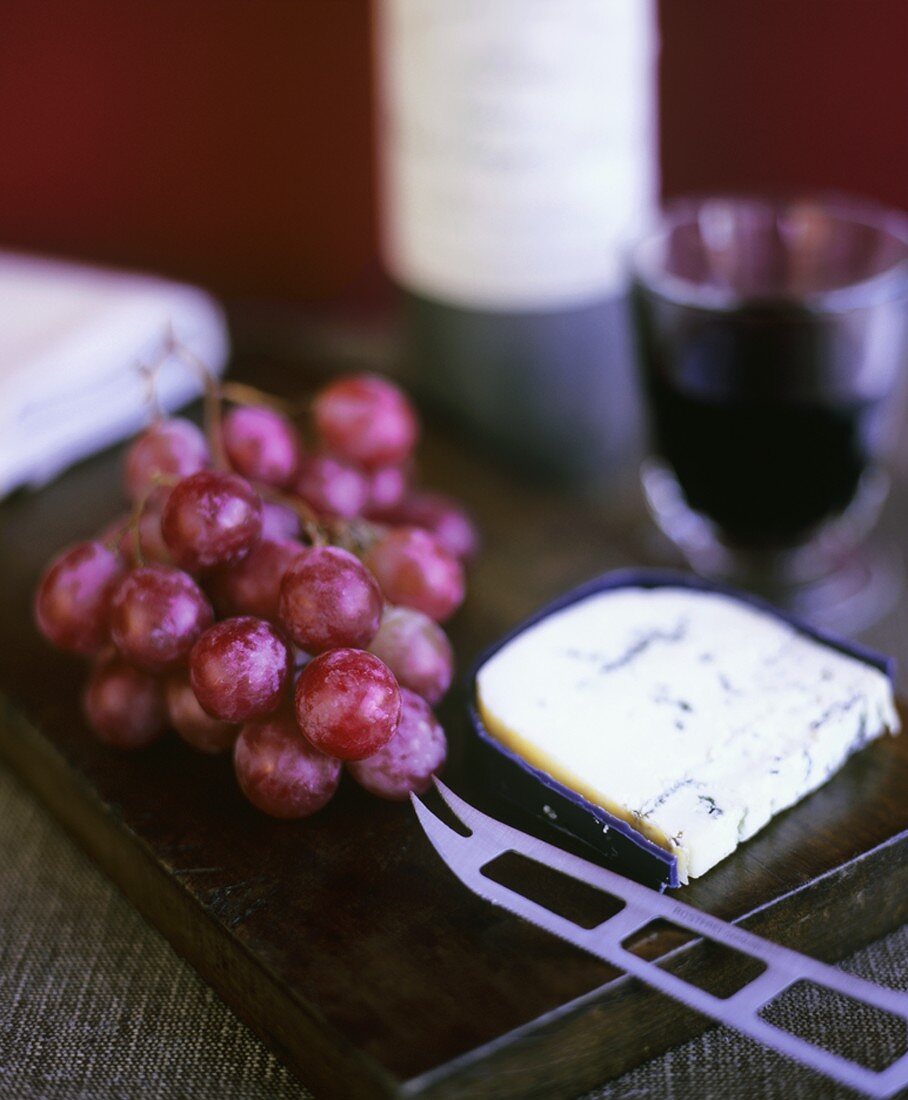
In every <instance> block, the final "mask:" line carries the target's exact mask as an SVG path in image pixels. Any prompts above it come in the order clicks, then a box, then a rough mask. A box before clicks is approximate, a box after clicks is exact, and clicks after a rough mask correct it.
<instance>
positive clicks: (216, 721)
mask: <svg viewBox="0 0 908 1100" xmlns="http://www.w3.org/2000/svg"><path fill="white" fill-rule="evenodd" d="M212 385H213V384H212ZM234 389H235V390H236V389H237V387H234ZM243 396H244V398H245V399H246V401H248V400H249V393H248V392H247V391H244V393H243ZM252 401H253V403H251V404H249V403H245V404H234V405H233V406H232V407H231V408H230V410H229V412H227V414H226V415H225V416H223V417H222V416H221V396H220V393H215V397H214V406H213V407H214V410H215V412H214V413H213V414H212V413H211V407H212V406H211V404H209V417H208V419H207V423H206V432H203V431H202V430H200V429H199V428H197V427H196V426H195V424H193V423H192V422H191V421H189V420H185V419H182V418H169V419H167V418H163V417H158V418H157V419H156V420H155V421H154V422H153V423H152V424H151V426H150V427H148V428H147V429H146V430H145V432H144V433H143V434H142V435H140V436H138V437H137V438H136V439H135V440H134V441H133V442H132V444H131V446H130V447H129V450H128V451H127V453H126V458H125V471H124V472H125V484H126V491H127V494H128V496H129V497H130V499H131V501H132V502H133V505H134V508H133V512H132V514H131V515H130V516H129V517H126V518H122V519H120V520H117V521H116V522H115V523H113V524H111V525H110V527H109V528H108V529H106V530H105V531H104V532H103V533H102V534H101V535H99V536H98V538H96V539H94V540H91V541H87V542H82V543H79V544H77V545H75V546H72V547H70V548H69V549H67V550H65V551H64V552H63V553H62V554H60V555H59V556H58V557H57V558H56V559H55V560H54V561H53V562H52V563H51V565H50V566H49V567H48V569H47V570H46V571H45V573H44V575H43V577H42V579H41V582H40V585H39V587H38V591H37V594H36V598H35V616H36V620H37V623H38V626H39V628H40V630H41V631H42V633H43V634H44V635H45V637H46V638H47V639H48V640H49V641H51V642H52V643H53V644H54V645H56V646H58V647H59V648H60V649H63V650H66V651H68V652H71V653H76V654H80V655H82V656H85V657H89V658H91V660H92V662H93V665H92V669H91V672H90V674H89V679H88V685H87V688H86V691H85V698H84V705H85V713H86V716H87V718H88V721H89V723H90V725H91V727H92V728H93V730H94V731H95V733H96V734H97V736H98V737H99V738H100V739H101V740H102V741H105V742H107V743H108V744H110V745H114V746H117V747H118V748H123V749H140V748H143V747H145V746H147V745H150V744H151V743H153V742H154V741H156V740H157V739H158V738H159V737H161V736H162V735H163V734H164V732H165V731H166V730H167V729H168V728H173V729H175V730H176V732H177V733H178V734H179V736H180V737H181V738H182V739H183V740H184V741H185V742H186V743H187V744H189V745H190V746H192V747H193V748H195V749H197V750H199V751H201V752H206V753H219V752H225V751H228V750H232V752H233V761H234V766H235V770H236V776H237V779H238V781H239V785H240V787H241V789H242V790H243V792H244V793H245V795H246V796H247V798H248V799H249V800H250V801H251V802H252V803H254V804H255V805H256V806H257V807H258V808H259V809H261V810H263V811H264V812H265V813H268V814H271V815H273V816H275V817H283V818H300V817H306V816H308V815H310V814H312V813H315V812H316V811H317V810H319V809H320V808H321V807H322V806H324V805H325V804H326V803H327V802H328V801H329V800H330V799H331V797H332V796H333V795H334V793H335V791H336V790H337V787H338V784H339V783H340V779H341V770H342V766H343V764H346V766H347V770H348V772H349V773H350V775H351V776H352V777H353V778H354V779H355V780H356V781H357V782H358V783H360V784H361V785H362V786H363V787H365V788H366V789H367V790H368V791H371V792H372V793H373V794H376V795H379V796H380V797H382V798H388V799H395V800H397V799H405V798H407V796H408V795H409V793H410V792H411V791H412V792H417V793H418V792H421V791H423V790H425V788H426V787H427V786H428V784H429V782H430V779H431V776H432V775H433V774H434V773H435V772H436V771H437V770H438V769H439V768H440V767H441V766H442V764H443V763H444V760H445V757H446V753H447V744H446V740H445V735H444V732H443V730H442V728H441V726H440V725H439V723H438V721H437V719H436V717H435V715H434V713H433V711H432V706H433V705H434V704H435V703H437V702H438V701H439V699H441V697H442V696H443V695H444V694H445V692H446V691H447V689H448V687H449V686H450V683H451V678H452V674H453V659H452V653H451V646H450V644H449V642H448V639H447V637H446V635H445V633H444V631H443V630H442V628H441V626H439V623H441V622H444V621H445V620H446V619H447V618H448V617H449V616H450V615H451V614H453V612H454V611H455V610H456V609H457V608H458V606H459V605H460V603H461V602H462V600H463V597H464V566H465V564H466V563H467V562H468V561H469V560H470V558H471V557H472V555H473V554H474V553H475V550H476V533H475V529H474V527H473V525H472V523H471V521H470V519H469V518H468V516H467V515H466V514H465V513H464V511H463V510H462V509H461V508H460V507H459V506H458V505H457V504H456V503H454V502H453V501H451V500H449V499H448V498H446V497H444V496H442V495H441V494H438V493H432V492H427V491H424V490H416V489H413V488H411V485H410V480H411V471H412V463H413V452H414V449H415V446H416V443H417V439H418V435H419V424H418V420H417V417H416V415H415V413H414V410H413V408H412V407H411V405H410V403H409V401H408V400H407V398H406V397H405V395H404V394H403V393H402V392H401V391H400V390H399V389H398V388H397V387H396V386H395V385H393V384H392V383H390V382H389V381H387V380H385V379H382V378H379V377H375V376H372V375H356V376H352V377H345V378H342V379H340V380H338V381H335V382H333V383H332V384H330V385H328V386H327V387H326V388H324V389H323V390H321V391H320V392H319V393H318V394H317V396H316V397H315V400H314V402H313V403H312V405H311V408H310V411H309V416H308V418H307V421H306V423H307V427H308V434H309V435H311V436H312V437H314V442H312V441H310V445H308V446H307V445H305V444H304V441H303V435H302V433H301V431H300V429H299V427H298V426H297V423H296V422H295V421H294V420H293V419H292V418H291V417H290V416H289V415H288V414H287V413H286V412H284V411H280V409H279V408H278V407H277V406H276V405H275V404H274V403H273V402H269V401H268V400H267V399H266V398H265V397H264V395H258V396H256V395H253V397H252Z"/></svg>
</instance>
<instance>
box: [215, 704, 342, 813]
mask: <svg viewBox="0 0 908 1100" xmlns="http://www.w3.org/2000/svg"><path fill="white" fill-rule="evenodd" d="M233 763H234V767H235V769H236V777H237V780H238V781H239V784H240V789H241V790H242V792H243V794H244V795H245V796H246V797H247V798H248V799H249V801H250V802H251V803H252V804H253V806H256V807H258V809H260V810H262V811H264V812H265V813H266V814H270V815H271V816H272V817H282V818H300V817H309V816H310V815H311V814H314V813H315V812H316V811H317V810H320V809H321V808H322V807H323V806H324V805H325V804H326V803H328V802H330V801H331V798H332V796H333V795H334V792H335V791H336V790H337V788H338V784H339V783H340V778H341V764H340V761H339V760H334V759H332V757H330V756H325V755H324V754H323V753H320V752H319V751H318V750H317V749H314V748H313V747H312V746H311V745H310V744H309V742H308V741H307V740H306V739H305V737H303V735H302V734H301V733H300V731H299V727H298V726H297V724H296V719H295V718H294V717H293V714H292V713H291V712H289V711H288V710H281V711H279V712H278V713H277V714H273V715H271V717H270V718H259V719H257V720H256V721H254V722H247V723H246V725H245V726H243V729H242V731H241V732H240V736H239V737H238V738H237V742H236V747H235V748H234V750H233Z"/></svg>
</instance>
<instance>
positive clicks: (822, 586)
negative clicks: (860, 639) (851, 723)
mask: <svg viewBox="0 0 908 1100" xmlns="http://www.w3.org/2000/svg"><path fill="white" fill-rule="evenodd" d="M641 482H642V485H643V491H644V496H645V498H646V503H647V505H648V507H649V511H650V513H651V515H652V517H653V519H654V520H655V522H656V524H657V526H658V527H659V529H660V530H661V531H662V532H663V534H664V535H666V536H667V537H668V539H669V540H670V541H671V542H672V543H673V544H674V545H675V546H676V547H677V548H678V549H679V550H680V551H681V553H682V554H683V555H684V557H685V558H686V559H687V561H688V563H689V564H690V566H691V568H692V569H693V570H694V571H695V572H696V573H699V574H700V575H701V576H703V577H707V578H709V579H712V580H722V581H724V582H726V583H728V584H732V585H734V586H735V587H738V588H742V589H746V590H747V591H750V592H754V593H756V594H757V595H760V596H762V597H763V598H764V599H767V600H769V601H770V602H771V603H773V604H775V605H776V606H777V607H780V608H782V609H784V610H786V611H790V612H792V613H793V614H796V615H798V616H799V617H800V618H803V619H804V620H805V621H807V622H809V623H811V624H812V625H814V626H816V627H819V628H820V629H827V630H832V631H835V632H837V633H843V634H847V635H851V636H855V635H857V634H859V633H860V632H862V631H864V630H866V629H867V628H868V627H870V626H872V625H873V624H874V623H876V622H878V621H879V620H880V619H881V618H882V617H883V616H884V615H885V614H886V613H887V612H888V611H890V610H891V609H892V607H893V605H894V604H895V602H896V600H897V598H898V595H899V592H900V590H901V586H902V580H903V563H902V559H901V556H900V555H899V554H898V553H897V551H896V550H895V548H894V547H891V546H885V545H883V544H881V543H879V542H877V543H874V542H873V541H867V540H868V535H869V533H870V531H871V530H872V528H873V526H874V524H875V523H876V520H877V518H878V516H879V513H880V510H881V508H882V505H883V503H884V501H885V499H886V494H887V491H888V478H887V476H886V475H885V473H883V472H882V471H868V473H867V474H866V475H865V477H864V479H862V482H861V485H860V487H859V490H858V493H857V494H856V496H855V499H854V501H853V502H852V504H851V505H850V506H849V508H848V509H847V510H846V511H845V512H844V513H843V514H842V515H841V516H838V517H837V518H836V519H834V520H831V521H830V522H829V523H827V524H825V525H824V526H823V527H821V528H819V529H817V530H816V531H815V532H813V533H812V535H811V537H810V538H809V539H808V540H807V541H805V542H804V543H802V544H800V545H797V546H793V547H780V548H759V549H754V548H746V547H741V546H735V545H730V544H729V543H727V542H726V541H724V540H723V538H722V535H721V532H720V531H719V529H718V528H717V527H716V525H715V524H714V523H712V522H711V521H710V520H709V519H708V518H707V517H706V516H703V515H701V514H700V513H698V512H696V511H694V510H693V509H692V508H691V507H690V506H689V505H688V503H687V501H686V500H685V498H684V494H683V492H682V490H681V487H680V486H679V484H678V482H677V480H676V479H675V477H674V474H673V473H672V471H671V470H670V469H669V468H668V467H667V466H665V465H664V464H663V463H661V462H660V461H658V460H656V459H648V460H647V461H646V462H645V463H644V464H643V467H642V469H641Z"/></svg>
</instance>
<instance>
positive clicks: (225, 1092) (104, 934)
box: [0, 767, 908, 1100]
mask: <svg viewBox="0 0 908 1100" xmlns="http://www.w3.org/2000/svg"><path fill="white" fill-rule="evenodd" d="M0 806H2V807H3V810H2V817H0V1097H3V1098H7V1097H9V1098H11V1100H114V1098H116V1100H121V1098H122V1100H126V1098H132V1097H149V1098H162V1100H163V1098H167V1100H170V1098H174V1100H175V1098H178V1097H179V1098H187V1100H195V1098H199V1100H202V1098H204V1100H208V1098H211V1100H214V1098H218V1100H221V1098H228V1097H229V1098H231V1100H289V1098H291V1097H293V1098H301V1097H307V1096H309V1095H310V1094H309V1093H307V1092H306V1091H305V1090H304V1089H302V1088H301V1087H300V1086H299V1085H298V1084H297V1083H296V1082H295V1081H294V1079H293V1078H292V1077H291V1075H290V1074H289V1073H288V1072H287V1070H286V1069H284V1067H283V1066H282V1065H281V1063H280V1062H278V1061H277V1059H276V1058H275V1057H274V1056H273V1055H272V1054H270V1053H269V1052H268V1050H267V1049H266V1048H265V1047H264V1046H263V1045H262V1044H261V1043H260V1042H259V1041H258V1040H257V1039H256V1038H255V1036H254V1035H252V1033H251V1032H250V1031H249V1030H248V1029H247V1028H246V1027H245V1026H244V1025H243V1024H242V1023H240V1021H239V1020H238V1019H237V1018H236V1017H235V1016H234V1015H233V1013H232V1012H231V1011H230V1010H229V1009H228V1008H227V1007H226V1006H225V1005H224V1004H223V1002H221V1001H220V1000H219V999H218V997H217V996H216V995H215V994H214V993H213V992H212V991H211V990H210V989H208V988H207V986H205V985H204V983H202V982H201V981H200V980H199V978H198V977H196V975H195V973H194V971H192V970H191V969H190V968H189V967H188V966H187V965H186V964H185V963H184V962H182V961H181V960H180V959H179V958H178V957H177V956H176V955H175V954H174V952H173V951H172V950H171V948H170V946H169V945H168V944H167V942H166V941H165V940H164V939H163V938H162V937H161V936H160V935H158V933H157V932H155V931H154V930H153V929H152V928H151V927H150V926H149V925H147V924H146V923H145V922H144V920H143V919H142V918H141V917H140V916H139V915H138V913H137V912H136V911H135V910H133V909H132V908H131V907H130V905H129V904H128V903H127V902H126V901H125V900H124V899H123V898H122V897H121V895H120V894H119V893H118V892H117V890H116V888H115V887H114V886H112V885H111V884H110V883H109V882H108V881H107V880H106V879H105V878H104V876H103V875H102V874H101V872H100V871H98V870H97V868H96V867H95V866H94V865H93V864H92V863H91V862H90V861H89V860H88V858H87V857H86V856H85V855H83V853H82V852H81V851H80V850H79V849H78V848H77V847H76V846H75V845H74V843H73V842H72V841H71V840H70V839H69V838H68V837H67V836H66V834H65V833H64V832H63V831H62V829H61V828H60V827H59V826H58V825H57V823H56V822H55V821H53V820H52V819H51V818H50V817H48V815H47V814H46V813H45V811H44V810H43V809H42V808H41V807H40V806H39V805H38V803H37V802H35V801H34V800H33V798H32V797H31V795H30V794H29V793H28V792H27V791H26V790H24V789H23V788H22V787H21V786H20V784H19V782H18V780H16V779H15V778H14V777H13V776H12V775H11V774H10V773H9V772H8V771H7V770H6V769H5V768H3V767H0ZM845 965H846V967H847V968H848V969H850V970H853V971H854V972H855V973H858V974H861V975H863V976H864V977H867V978H871V979H873V980H874V981H877V982H881V983H883V984H885V985H891V986H894V987H897V988H902V989H904V988H908V927H906V928H903V929H902V930H901V931H899V932H896V933H894V934H892V935H890V936H888V937H887V938H885V939H883V940H880V941H878V942H877V943H875V944H873V945H871V946H870V947H869V948H867V949H866V950H864V951H861V952H859V953H858V954H856V955H854V956H852V957H851V958H850V959H849V960H848V961H847V963H846V964H845ZM814 1007H815V1006H813V1005H811V1003H810V1001H809V1000H808V999H807V998H806V997H805V996H801V997H794V996H792V997H791V998H790V1003H788V1005H787V1006H786V1014H787V1017H788V1022H789V1023H795V1024H796V1023H797V1022H798V1021H801V1022H803V1020H804V1019H805V1018H806V1017H808V1016H809V1015H810V1014H811V1012H812V1010H813V1008H814ZM825 1026H826V1027H827V1028H828V1033H829V1036H830V1037H832V1038H835V1039H842V1038H846V1039H847V1038H849V1037H852V1038H853V1037H861V1036H864V1037H867V1036H868V1035H869V1036H870V1038H871V1042H872V1045H873V1046H874V1047H875V1048H876V1050H877V1052H878V1053H885V1052H889V1053H890V1055H892V1054H895V1053H898V1050H897V1049H896V1048H894V1044H895V1043H896V1042H897V1039H896V1038H895V1037H894V1036H893V1034H892V1033H891V1032H890V1031H886V1030H885V1029H880V1028H879V1027H877V1026H876V1024H875V1021H871V1020H869V1019H867V1018H866V1016H862V1014H861V1013H860V1012H854V1011H848V1010H846V1009H843V1010H842V1011H841V1012H838V1013H834V1014H833V1016H832V1018H831V1019H830V1020H829V1021H828V1022H827V1023H826V1025H825ZM854 1095H855V1094H853V1093H851V1092H850V1091H848V1090H845V1089H836V1088H834V1087H832V1086H831V1085H829V1084H828V1083H827V1082H825V1081H823V1080H822V1079H820V1078H818V1077H816V1076H815V1075H813V1074H812V1073H809V1072H807V1071H805V1070H801V1069H799V1068H797V1067H793V1066H792V1065H791V1064H790V1063H788V1062H787V1061H785V1060H784V1059H782V1058H780V1057H778V1056H777V1055H774V1054H771V1053H769V1052H767V1051H764V1050H763V1049H762V1048H760V1047H758V1046H757V1045H756V1044H754V1043H751V1042H750V1041H747V1040H742V1039H740V1038H739V1037H738V1036H736V1035H735V1034H734V1033H732V1032H729V1031H727V1030H725V1029H722V1028H714V1029H712V1030H711V1031H709V1032H707V1033H706V1034H705V1035H703V1036H702V1037H701V1038H699V1039H697V1040H694V1041H693V1042H689V1043H686V1044H685V1045H683V1046H681V1047H678V1048H677V1049H676V1050H673V1051H671V1052H670V1053H668V1054H666V1055H664V1056H662V1057H660V1058H657V1059H655V1060H654V1061H652V1062H649V1063H648V1064H646V1065H644V1066H641V1067H639V1068H638V1069H636V1070H634V1071H633V1072H631V1073H629V1074H627V1075H626V1076H624V1077H622V1078H621V1079H620V1080H617V1081H614V1082H611V1083H610V1084H608V1085H605V1086H604V1087H602V1088H601V1089H597V1090H596V1091H595V1092H594V1093H592V1094H591V1097H596V1098H597V1100H631V1098H632V1097H633V1098H642V1097H652V1098H653V1100H675V1098H682V1097H683V1098H693V1097H716V1098H717V1100H718V1098H720V1097H721V1098H723V1100H735V1098H737V1097H741V1098H744V1097H746V1098H748V1100H750V1098H752V1097H770V1098H775V1097H778V1098H779V1100H783V1098H784V1100H800V1098H806V1097H810V1098H814V1097H823V1098H827V1097H829V1098H836V1097H842V1098H845V1097H853V1096H854Z"/></svg>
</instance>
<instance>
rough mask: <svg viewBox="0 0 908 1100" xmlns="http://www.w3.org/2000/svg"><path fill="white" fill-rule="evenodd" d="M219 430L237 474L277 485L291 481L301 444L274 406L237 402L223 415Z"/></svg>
mask: <svg viewBox="0 0 908 1100" xmlns="http://www.w3.org/2000/svg"><path fill="white" fill-rule="evenodd" d="M222 431H223V437H224V447H225V449H226V451H227V457H228V458H229V459H230V465H231V466H232V467H233V468H234V470H236V472H237V473H238V474H242V475H243V477H246V478H249V480H250V481H262V482H264V483H265V484H266V485H275V486H277V487H278V488H279V489H283V488H286V487H287V486H290V485H292V484H293V480H294V478H295V477H296V473H297V469H298V468H299V464H300V456H301V454H302V444H301V442H300V437H299V432H298V431H297V430H296V428H295V426H294V425H293V424H292V422H291V421H290V420H288V419H287V417H286V416H282V415H281V414H280V413H279V412H275V411H274V410H273V409H261V408H253V407H244V406H237V407H236V408H233V409H231V410H230V412H229V413H228V414H227V415H226V416H225V417H224V423H223V426H222Z"/></svg>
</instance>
